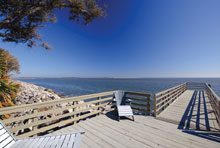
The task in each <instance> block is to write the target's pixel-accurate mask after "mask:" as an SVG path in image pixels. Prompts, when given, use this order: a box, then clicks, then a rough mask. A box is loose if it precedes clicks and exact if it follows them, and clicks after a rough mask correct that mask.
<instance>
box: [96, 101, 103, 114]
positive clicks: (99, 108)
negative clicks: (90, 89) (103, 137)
mask: <svg viewBox="0 0 220 148" xmlns="http://www.w3.org/2000/svg"><path fill="white" fill-rule="evenodd" d="M101 99H102V98H101V97H98V100H101ZM100 104H101V103H100V102H98V103H97V105H100ZM98 110H99V111H100V110H101V107H98ZM100 114H101V112H99V115H100Z"/></svg>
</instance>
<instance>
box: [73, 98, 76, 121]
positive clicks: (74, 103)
mask: <svg viewBox="0 0 220 148" xmlns="http://www.w3.org/2000/svg"><path fill="white" fill-rule="evenodd" d="M75 105H76V102H75V101H73V106H75ZM75 111H76V108H75V107H73V113H74V112H75ZM74 118H76V114H74V115H73V119H74ZM73 124H76V121H74V122H73Z"/></svg>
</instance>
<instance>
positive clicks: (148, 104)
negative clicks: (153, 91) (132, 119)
mask: <svg viewBox="0 0 220 148" xmlns="http://www.w3.org/2000/svg"><path fill="white" fill-rule="evenodd" d="M147 115H150V96H147Z"/></svg>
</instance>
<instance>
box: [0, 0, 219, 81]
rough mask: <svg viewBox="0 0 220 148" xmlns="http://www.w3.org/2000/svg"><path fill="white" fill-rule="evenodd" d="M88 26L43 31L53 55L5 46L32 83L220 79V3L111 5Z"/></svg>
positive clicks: (182, 0) (149, 0) (177, 0)
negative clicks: (93, 79) (65, 79)
mask: <svg viewBox="0 0 220 148" xmlns="http://www.w3.org/2000/svg"><path fill="white" fill-rule="evenodd" d="M104 2H105V3H106V5H108V7H107V8H106V12H107V16H105V17H103V18H99V19H96V20H95V21H94V22H93V23H91V24H89V25H88V26H84V25H82V24H77V23H74V22H71V21H69V20H68V13H67V12H65V11H62V12H61V11H59V12H56V14H57V17H58V21H57V23H55V24H47V25H46V27H45V28H42V29H41V30H40V33H41V35H42V37H43V39H44V40H46V41H48V42H49V43H50V44H51V45H52V47H53V49H52V50H50V51H46V50H44V49H42V48H31V49H30V48H28V47H26V46H24V45H21V44H14V43H4V42H0V47H1V48H5V49H8V50H9V51H10V52H11V53H12V54H13V55H14V56H15V57H17V58H18V60H19V61H20V65H21V73H20V75H19V76H28V77H220V9H219V6H220V1H219V0H139V1H134V0H120V1H119V0H106V1H104Z"/></svg>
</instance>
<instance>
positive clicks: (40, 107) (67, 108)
mask: <svg viewBox="0 0 220 148" xmlns="http://www.w3.org/2000/svg"><path fill="white" fill-rule="evenodd" d="M114 92H115V91H110V92H103V93H96V94H90V95H83V96H76V97H70V98H65V99H59V100H53V101H46V102H42V103H34V104H27V105H18V106H13V107H6V108H1V109H0V117H1V118H0V120H1V121H2V122H3V123H4V124H5V125H6V126H7V127H8V128H9V130H10V131H11V132H12V133H13V134H14V135H16V136H17V137H19V138H23V137H29V136H34V135H42V134H45V133H49V132H51V131H53V130H56V129H59V128H62V127H63V126H66V125H69V124H74V123H76V122H79V121H80V120H84V119H86V118H89V117H91V116H95V115H98V114H100V113H103V112H107V111H110V110H111V109H112V101H113V97H114ZM125 97H127V98H129V99H131V107H132V109H133V111H134V112H137V113H144V114H150V94H147V93H140V92H125ZM6 115H7V116H10V117H9V118H5V116H6Z"/></svg>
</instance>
